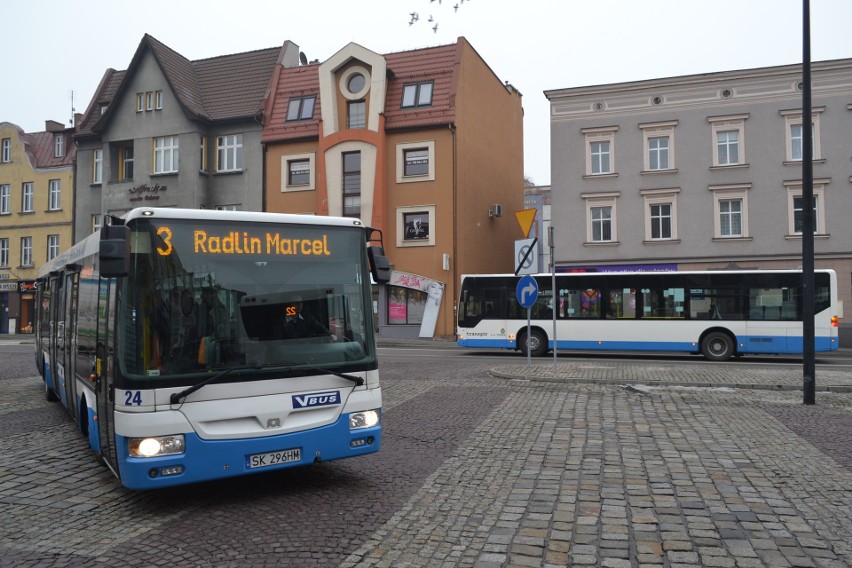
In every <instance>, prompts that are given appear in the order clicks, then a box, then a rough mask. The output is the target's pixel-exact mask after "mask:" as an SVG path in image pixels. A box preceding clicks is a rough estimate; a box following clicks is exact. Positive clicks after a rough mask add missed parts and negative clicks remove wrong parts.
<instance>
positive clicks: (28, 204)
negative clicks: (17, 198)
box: [21, 181, 35, 213]
mask: <svg viewBox="0 0 852 568" xmlns="http://www.w3.org/2000/svg"><path fill="white" fill-rule="evenodd" d="M33 211H35V192H34V190H33V182H31V181H27V182H24V185H23V186H22V188H21V213H32V212H33Z"/></svg>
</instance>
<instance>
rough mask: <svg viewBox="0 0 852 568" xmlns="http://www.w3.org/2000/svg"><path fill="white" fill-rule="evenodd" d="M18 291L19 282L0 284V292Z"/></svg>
mask: <svg viewBox="0 0 852 568" xmlns="http://www.w3.org/2000/svg"><path fill="white" fill-rule="evenodd" d="M17 289H18V283H17V282H0V291H12V292H14V291H15V290H17Z"/></svg>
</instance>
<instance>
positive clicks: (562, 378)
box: [489, 359, 852, 393]
mask: <svg viewBox="0 0 852 568" xmlns="http://www.w3.org/2000/svg"><path fill="white" fill-rule="evenodd" d="M541 361H542V360H541V359H539V360H538V361H537V362H534V363H533V364H532V365H531V366H527V365H526V364H523V365H511V366H510V365H501V366H499V367H493V368H492V369H491V370H490V371H489V372H490V374H491V375H492V376H494V377H499V378H504V379H516V380H529V381H540V382H554V383H587V384H630V385H634V386H635V385H645V386H650V387H658V386H665V385H668V386H681V387H692V388H719V387H725V388H733V389H758V390H774V391H801V390H802V387H803V384H804V380H803V374H802V372H803V371H802V368H801V366H799V367H798V368H797V367H795V366H784V367H779V366H777V365H767V366H765V367H764V366H754V367H752V368H749V369H748V370H746V371H744V370H743V368H742V367H741V366H732V365H725V364H724V363H716V364H707V365H683V364H680V363H678V364H668V363H667V362H665V361H658V362H654V363H653V364H648V365H644V364H643V365H634V364H631V363H626V362H610V361H582V362H571V361H565V362H563V361H558V362H557V363H556V370H555V371H554V367H553V362H552V359H551V361H550V362H549V363H546V364H545V363H543V362H541ZM649 363H650V362H649ZM815 388H816V391H818V392H845V393H850V392H852V372H850V371H848V370H833V369H820V370H818V371H817V372H816V376H815Z"/></svg>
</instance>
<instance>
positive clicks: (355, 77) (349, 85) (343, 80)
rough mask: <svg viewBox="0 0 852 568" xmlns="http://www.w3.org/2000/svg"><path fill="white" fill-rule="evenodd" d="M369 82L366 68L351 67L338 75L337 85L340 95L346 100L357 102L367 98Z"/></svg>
mask: <svg viewBox="0 0 852 568" xmlns="http://www.w3.org/2000/svg"><path fill="white" fill-rule="evenodd" d="M371 80H372V79H371V77H370V72H369V71H368V70H367V69H366V68H364V67H362V66H360V65H353V66H352V67H350V68H349V69H347V70H346V71H344V72H343V73H342V74H341V75H340V79H339V80H338V83H337V84H338V86H339V88H340V94H342V95H343V96H344V97H345V98H346V99H347V100H350V101H357V100H362V99H364V97H366V96H367V92H368V91H369V90H370V81H371Z"/></svg>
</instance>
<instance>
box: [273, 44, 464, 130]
mask: <svg viewBox="0 0 852 568" xmlns="http://www.w3.org/2000/svg"><path fill="white" fill-rule="evenodd" d="M457 49H458V44H450V45H443V46H438V47H429V48H424V49H416V50H412V51H403V52H398V53H390V54H387V55H385V60H386V62H387V68H388V75H389V78H388V82H387V93H386V96H385V109H384V115H385V129H386V130H393V129H399V128H412V127H424V126H439V125H445V124H451V123H452V122H453V121H454V120H455V105H454V96H455V93H454V89H455V84H454V82H453V74H454V72H455V68H456V63H457V55H456V52H457ZM429 80H432V81H434V87H433V92H432V105H431V106H428V107H417V108H406V109H403V108H401V107H402V88H403V85H405V84H408V83H417V82H422V81H429ZM275 88H276V92H275V93H274V102H273V105H272V109H271V112H270V113H269V115H268V117H267V122H266V127H265V128H264V132H263V141H264V142H270V141H277V140H296V139H301V138H316V137H318V136H319V119H320V118H321V117H322V109H321V107H320V97H319V65H307V66H302V67H291V68H282V69H281V70H280V75H279V78H278V84H277V85H276V86H275ZM305 95H316V96H317V102H316V106H315V107H314V118H313V119H312V120H300V121H292V122H286V120H285V119H286V117H287V107H288V105H289V101H290V99H292V98H294V97H300V96H305Z"/></svg>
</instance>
